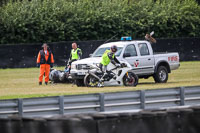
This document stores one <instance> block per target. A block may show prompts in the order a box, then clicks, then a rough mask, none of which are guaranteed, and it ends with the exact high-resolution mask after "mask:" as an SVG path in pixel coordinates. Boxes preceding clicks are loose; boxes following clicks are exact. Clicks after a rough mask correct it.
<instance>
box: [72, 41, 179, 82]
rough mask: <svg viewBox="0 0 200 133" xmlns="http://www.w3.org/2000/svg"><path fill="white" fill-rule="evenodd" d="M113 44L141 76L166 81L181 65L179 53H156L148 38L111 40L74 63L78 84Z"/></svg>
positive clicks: (121, 58) (120, 56)
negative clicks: (87, 56)
mask: <svg viewBox="0 0 200 133" xmlns="http://www.w3.org/2000/svg"><path fill="white" fill-rule="evenodd" d="M112 45H116V46H117V47H118V51H117V52H116V53H115V56H116V57H117V59H118V60H119V61H122V60H126V61H128V62H129V63H130V65H131V66H132V70H133V71H134V72H135V74H137V75H138V77H140V78H148V77H150V76H153V77H154V80H155V82H157V83H164V82H167V80H168V73H171V70H175V69H178V68H179V66H180V64H179V55H178V53H161V54H156V53H154V52H153V49H152V46H151V44H150V43H149V42H148V41H146V40H137V41H126V40H123V41H118V42H110V43H106V44H102V45H101V46H99V47H98V48H97V49H96V50H95V51H94V53H93V54H92V55H91V56H90V57H89V58H85V59H82V60H78V61H75V62H73V63H72V66H71V76H72V78H73V79H75V81H76V84H77V86H81V85H82V82H83V78H84V76H85V74H86V72H87V71H88V69H90V67H89V66H90V65H91V64H99V63H100V62H101V56H102V55H103V53H104V52H105V51H106V50H107V49H110V47H111V46H112ZM83 52H84V51H83ZM108 68H109V65H108Z"/></svg>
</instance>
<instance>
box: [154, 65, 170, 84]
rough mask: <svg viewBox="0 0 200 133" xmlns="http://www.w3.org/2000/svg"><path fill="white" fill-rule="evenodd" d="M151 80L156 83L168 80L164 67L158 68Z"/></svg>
mask: <svg viewBox="0 0 200 133" xmlns="http://www.w3.org/2000/svg"><path fill="white" fill-rule="evenodd" d="M153 78H154V80H155V82H156V83H166V82H167V80H168V71H167V68H166V67H165V66H159V67H158V70H157V72H156V73H155V74H154V76H153Z"/></svg>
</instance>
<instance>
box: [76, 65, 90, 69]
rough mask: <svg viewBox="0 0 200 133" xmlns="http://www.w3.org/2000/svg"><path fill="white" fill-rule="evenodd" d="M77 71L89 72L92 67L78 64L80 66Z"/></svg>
mask: <svg viewBox="0 0 200 133" xmlns="http://www.w3.org/2000/svg"><path fill="white" fill-rule="evenodd" d="M77 69H78V70H81V69H84V70H89V69H90V66H88V65H87V64H78V65H77Z"/></svg>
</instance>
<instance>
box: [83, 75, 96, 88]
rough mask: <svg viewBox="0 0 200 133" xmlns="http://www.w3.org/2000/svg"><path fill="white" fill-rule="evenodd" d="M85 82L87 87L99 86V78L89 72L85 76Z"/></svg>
mask: <svg viewBox="0 0 200 133" xmlns="http://www.w3.org/2000/svg"><path fill="white" fill-rule="evenodd" d="M84 84H85V86H87V87H97V86H98V79H96V78H95V77H93V76H91V75H90V74H87V75H85V77H84Z"/></svg>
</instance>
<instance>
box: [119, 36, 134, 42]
mask: <svg viewBox="0 0 200 133" xmlns="http://www.w3.org/2000/svg"><path fill="white" fill-rule="evenodd" d="M131 40H132V37H131V36H125V37H121V41H131Z"/></svg>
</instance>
